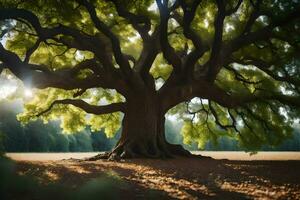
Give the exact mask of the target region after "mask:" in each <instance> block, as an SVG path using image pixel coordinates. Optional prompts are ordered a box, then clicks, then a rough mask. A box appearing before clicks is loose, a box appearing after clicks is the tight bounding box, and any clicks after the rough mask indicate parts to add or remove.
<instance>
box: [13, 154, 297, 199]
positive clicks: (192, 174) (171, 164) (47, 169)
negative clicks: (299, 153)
mask: <svg viewBox="0 0 300 200" xmlns="http://www.w3.org/2000/svg"><path fill="white" fill-rule="evenodd" d="M299 169H300V161H230V160H214V159H198V158H189V159H187V158H177V159H169V160H151V159H135V160H127V161H123V162H108V161H94V162H78V161H76V160H56V161H43V162H41V161H18V162H17V171H18V173H19V174H27V175H31V176H34V177H36V178H38V179H39V180H40V182H44V183H49V181H50V182H55V183H61V184H63V185H68V186H72V187H74V188H76V187H80V186H81V185H82V184H83V183H85V182H87V181H89V180H91V179H93V178H99V177H104V176H108V175H109V176H110V177H115V178H117V179H119V180H121V181H122V184H121V185H119V186H116V187H117V189H116V190H114V192H115V193H118V197H119V198H120V199H300V170H299ZM117 191H118V192H117Z"/></svg>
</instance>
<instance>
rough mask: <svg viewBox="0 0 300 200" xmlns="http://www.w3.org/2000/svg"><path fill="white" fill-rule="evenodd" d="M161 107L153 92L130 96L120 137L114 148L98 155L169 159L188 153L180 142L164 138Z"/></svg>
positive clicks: (163, 118)
mask: <svg viewBox="0 0 300 200" xmlns="http://www.w3.org/2000/svg"><path fill="white" fill-rule="evenodd" d="M162 110H163V109H162V108H161V105H160V102H159V100H158V98H156V96H155V95H143V96H140V95H139V96H135V97H134V98H132V99H129V101H128V102H127V106H126V110H125V115H124V118H123V122H122V134H121V138H120V140H119V141H118V143H117V144H116V146H115V148H114V149H113V150H112V151H111V152H109V153H106V154H105V155H102V156H101V158H108V159H119V158H139V157H146V158H168V157H172V156H174V155H182V156H188V155H190V152H189V151H187V150H185V149H184V148H183V147H182V146H181V145H175V144H170V143H168V142H167V141H166V138H165V128H164V125H165V124H164V123H165V116H164V115H165V113H164V112H163V111H162ZM96 158H97V157H96ZM98 158H100V156H98Z"/></svg>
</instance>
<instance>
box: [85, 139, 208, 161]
mask: <svg viewBox="0 0 300 200" xmlns="http://www.w3.org/2000/svg"><path fill="white" fill-rule="evenodd" d="M151 147H152V149H149V146H147V145H144V144H143V143H137V142H124V143H121V144H118V145H117V146H116V147H115V148H114V149H113V150H112V151H111V152H105V153H100V154H98V155H96V156H93V157H90V158H87V159H84V160H85V161H96V160H101V159H106V160H109V161H120V160H121V159H132V158H151V159H166V158H174V157H176V156H181V157H191V158H192V157H193V158H201V159H203V158H205V159H209V158H210V157H205V156H201V155H193V154H191V152H189V151H188V150H186V149H184V148H183V147H182V146H181V145H175V144H169V143H165V145H164V147H163V148H158V147H157V146H155V147H157V148H155V149H153V146H151Z"/></svg>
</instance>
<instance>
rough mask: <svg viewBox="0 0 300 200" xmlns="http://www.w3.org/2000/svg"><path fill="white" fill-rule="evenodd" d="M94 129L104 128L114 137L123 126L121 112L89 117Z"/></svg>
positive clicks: (107, 133) (108, 135)
mask: <svg viewBox="0 0 300 200" xmlns="http://www.w3.org/2000/svg"><path fill="white" fill-rule="evenodd" d="M89 125H90V126H91V130H92V131H100V130H104V132H105V134H106V136H107V137H108V138H112V137H113V136H114V135H115V133H116V132H117V131H118V130H119V129H120V127H121V114H120V113H111V114H105V115H92V116H91V118H90V119H89Z"/></svg>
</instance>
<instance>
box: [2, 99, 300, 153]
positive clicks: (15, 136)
mask: <svg viewBox="0 0 300 200" xmlns="http://www.w3.org/2000/svg"><path fill="white" fill-rule="evenodd" d="M20 110H21V106H20V105H18V104H16V103H7V102H5V103H0V152H1V151H6V152H89V151H107V150H110V149H112V148H113V147H114V145H115V144H116V142H117V139H118V138H119V137H120V131H119V132H118V133H117V134H116V136H115V137H114V138H107V137H106V135H105V134H104V133H103V132H101V131H100V132H91V131H90V130H89V128H88V127H87V128H86V130H84V131H81V132H79V133H73V134H63V133H62V132H61V128H60V127H59V122H52V123H48V124H43V123H42V122H41V121H35V122H31V123H29V124H28V125H26V126H22V125H21V124H20V122H19V121H17V119H16V114H17V112H20ZM180 127H181V124H175V123H173V122H171V121H170V120H167V121H166V125H165V129H166V137H167V140H168V141H169V142H171V143H176V144H183V143H182V141H183V138H182V135H181V134H180V133H179V132H180ZM184 146H185V148H187V149H189V150H198V149H197V145H196V144H192V145H184ZM204 150H213V151H240V150H244V149H241V148H240V147H239V143H238V141H236V140H234V139H232V138H228V137H221V138H219V140H218V144H217V145H215V144H212V143H208V144H207V145H206V147H205V149H204ZM257 150H259V149H257ZM261 150H267V151H271V150H273V151H300V131H299V129H295V131H294V136H293V138H291V139H289V140H286V141H284V142H283V143H282V144H281V145H280V146H277V147H269V146H265V147H263V148H262V149H261Z"/></svg>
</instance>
